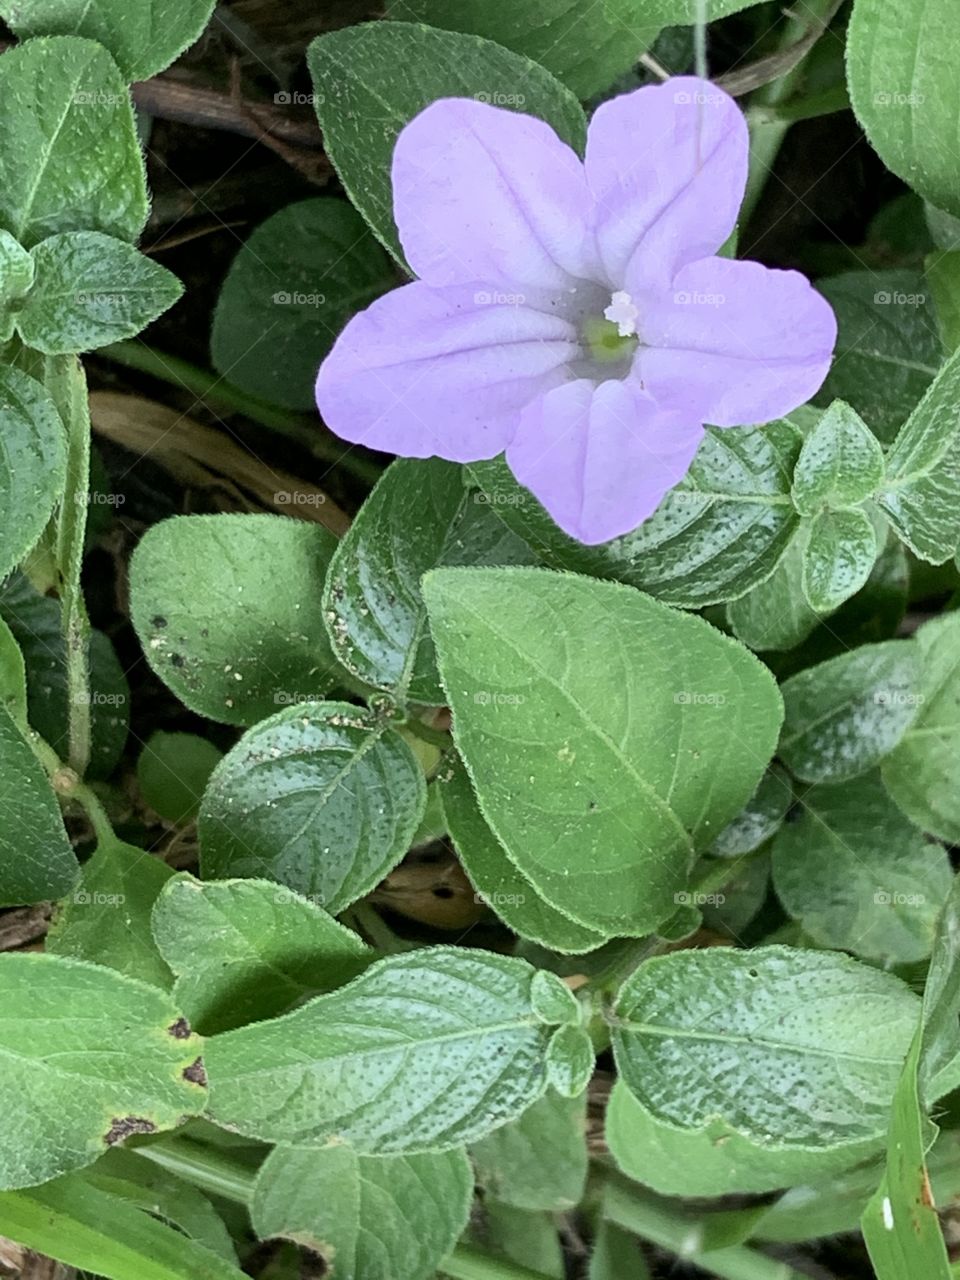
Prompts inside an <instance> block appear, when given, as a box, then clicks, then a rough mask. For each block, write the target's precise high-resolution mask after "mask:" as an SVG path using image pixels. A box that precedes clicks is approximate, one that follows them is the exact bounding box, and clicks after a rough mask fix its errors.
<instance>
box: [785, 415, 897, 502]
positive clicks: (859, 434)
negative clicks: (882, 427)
mask: <svg viewBox="0 0 960 1280" xmlns="http://www.w3.org/2000/svg"><path fill="white" fill-rule="evenodd" d="M883 465H884V464H883V450H882V449H881V448H880V445H879V443H878V441H877V437H876V436H875V435H874V434H873V433H872V432H871V431H870V429H869V428H868V427H867V425H866V423H865V422H864V421H863V419H862V418H861V417H860V415H859V414H858V413H857V412H856V411H855V410H854V409H851V408H850V406H849V405H848V404H844V402H843V401H842V400H835V401H834V402H833V404H832V405H831V406H830V408H829V409H827V411H826V412H825V413H824V414H823V416H822V417H821V419H820V421H819V422H818V423H817V425H816V426H815V427H814V429H813V430H812V431H811V432H810V434H809V435H808V436H807V438H806V440H804V442H803V448H802V449H801V450H800V457H799V458H798V459H797V465H796V468H795V470H794V473H793V502H794V505H795V506H796V508H797V510H798V511H799V512H800V514H801V515H805V516H815V515H818V514H819V513H820V512H821V511H823V510H828V511H829V510H837V509H838V508H840V507H855V506H857V505H858V504H859V503H860V502H862V501H863V500H864V498H869V497H870V496H871V495H872V494H873V493H874V491H875V490H876V489H877V487H878V486H879V485H880V483H881V482H882V480H883Z"/></svg>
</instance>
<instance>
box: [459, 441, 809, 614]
mask: <svg viewBox="0 0 960 1280" xmlns="http://www.w3.org/2000/svg"><path fill="white" fill-rule="evenodd" d="M800 444H801V436H800V433H799V431H798V430H797V429H796V427H794V426H793V424H792V423H790V422H788V421H778V422H771V423H768V424H767V425H766V426H765V427H763V428H759V429H758V428H756V427H747V428H737V427H732V428H728V429H726V430H724V431H718V430H708V431H707V434H706V436H705V438H704V441H703V444H702V445H701V446H700V449H699V451H698V452H697V456H696V458H695V459H694V462H693V465H692V466H691V468H690V470H689V472H688V473H687V475H686V476H685V478H684V479H683V480H682V481H681V482H680V484H678V485H677V486H676V488H674V489H672V490H671V491H670V493H668V494H667V496H666V497H665V498H664V500H663V502H661V504H660V506H659V507H658V508H657V510H656V512H655V513H654V514H653V515H652V516H651V517H650V519H649V520H646V521H644V523H643V524H642V525H641V526H640V527H639V529H635V530H634V531H633V532H632V533H628V534H625V535H624V537H622V538H616V539H614V541H613V542H606V543H603V544H602V545H601V546H598V547H586V546H583V545H582V544H581V543H579V542H576V541H575V540H574V539H572V538H568V537H567V536H566V535H565V534H564V533H562V532H561V530H560V529H558V528H557V526H556V525H555V524H554V522H553V521H552V520H551V519H550V517H549V516H548V515H547V513H546V511H544V509H543V507H541V506H540V504H539V503H538V502H537V500H536V499H535V498H534V497H533V495H532V494H530V493H529V492H528V491H527V490H526V489H524V488H522V487H521V486H520V485H519V484H517V482H516V481H515V480H514V479H513V476H512V475H511V473H510V471H509V468H508V467H507V465H506V463H505V462H504V461H503V460H502V459H497V460H495V461H493V462H483V463H475V464H474V465H473V466H472V467H471V468H470V474H471V475H472V477H473V478H474V480H476V482H477V483H478V484H479V485H480V487H481V489H482V490H483V491H484V492H485V493H486V494H487V495H488V497H489V499H490V502H491V504H492V505H493V509H494V510H495V511H496V513H497V515H499V516H500V518H501V519H502V520H503V521H505V522H506V523H507V524H508V525H509V526H510V528H512V529H513V530H515V532H517V533H519V534H520V536H521V537H523V538H525V539H526V541H527V542H529V544H530V546H531V547H533V549H534V550H535V551H536V552H537V554H538V555H539V556H540V557H541V559H543V560H544V561H545V562H546V563H547V564H550V565H552V566H553V567H554V568H558V569H574V570H576V571H577V572H579V573H586V574H589V575H590V576H591V577H597V578H615V579H617V580H619V581H621V582H626V583H629V584H630V585H631V586H634V587H640V588H641V589H642V590H644V591H646V592H648V593H649V594H650V595H652V596H656V597H657V598H658V599H660V600H664V601H665V602H666V603H668V604H675V605H679V606H680V607H681V608H689V609H699V608H700V607H701V606H703V605H707V604H716V603H718V602H722V601H726V600H734V599H736V598H737V597H738V596H742V595H743V594H744V593H745V592H747V591H749V590H750V589H751V588H752V587H754V586H756V584H757V583H759V582H762V581H763V580H764V579H765V578H767V577H768V576H769V575H770V574H771V573H772V572H773V569H774V567H775V565H776V563H777V560H778V558H779V557H780V555H781V553H782V552H783V550H784V548H785V547H786V546H787V544H788V542H789V540H790V538H791V536H792V534H793V532H794V530H795V529H796V527H797V521H798V517H797V513H796V510H795V509H794V506H793V502H792V500H791V497H790V477H791V475H792V472H793V466H794V463H795V462H796V459H797V455H798V454H799V451H800Z"/></svg>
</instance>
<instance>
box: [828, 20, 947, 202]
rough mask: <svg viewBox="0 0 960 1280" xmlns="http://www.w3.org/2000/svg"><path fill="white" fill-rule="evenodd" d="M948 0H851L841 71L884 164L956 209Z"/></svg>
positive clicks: (917, 188)
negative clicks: (909, 0)
mask: <svg viewBox="0 0 960 1280" xmlns="http://www.w3.org/2000/svg"><path fill="white" fill-rule="evenodd" d="M956 19H957V12H956V8H955V7H954V4H953V0H913V2H912V3H911V4H910V5H908V6H903V5H902V4H900V3H898V0H856V4H854V6H853V13H852V15H851V17H850V28H849V32H848V37H847V79H848V83H849V88H850V98H851V101H852V103H853V108H854V111H855V112H856V114H857V118H858V119H859V121H860V123H861V124H862V125H863V127H864V129H865V130H866V134H867V137H868V138H869V139H870V142H871V144H872V145H873V147H874V148H875V149H876V151H877V152H878V153H879V155H880V158H881V159H882V160H883V162H884V164H885V165H886V166H887V167H888V168H889V169H892V170H893V172H894V173H895V174H897V176H898V177H900V178H902V179H903V180H904V182H906V183H908V184H909V185H910V186H911V187H912V188H913V189H914V191H918V192H919V193H920V194H921V195H922V196H924V197H925V198H926V199H927V200H929V201H930V202H931V203H932V204H935V205H936V206H937V208H939V209H946V210H948V211H949V212H950V213H953V214H960V194H958V192H957V180H956V178H957V175H956V163H955V160H956V154H957V149H958V147H960V127H958V123H957V121H958V116H960V88H958V85H957V80H956V77H955V76H954V75H953V74H952V69H951V66H950V61H949V58H948V57H946V56H945V53H946V51H947V50H950V49H952V48H953V47H954V42H955V40H956V32H957V27H956Z"/></svg>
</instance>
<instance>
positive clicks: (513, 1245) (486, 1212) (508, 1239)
mask: <svg viewBox="0 0 960 1280" xmlns="http://www.w3.org/2000/svg"><path fill="white" fill-rule="evenodd" d="M474 1235H475V1236H479V1237H480V1238H482V1240H483V1245H484V1251H483V1254H481V1255H480V1257H479V1258H478V1259H477V1262H478V1263H479V1264H480V1265H481V1266H482V1272H481V1273H480V1274H482V1275H483V1276H486V1275H487V1274H488V1273H489V1270H490V1268H491V1267H493V1266H498V1265H499V1266H504V1265H505V1266H507V1267H509V1268H510V1270H509V1272H508V1275H509V1277H510V1280H514V1277H515V1275H516V1270H515V1267H520V1268H521V1271H520V1274H521V1276H522V1277H523V1280H531V1277H533V1278H535V1280H544V1277H546V1278H547V1280H565V1277H566V1274H567V1270H566V1266H565V1264H564V1249H563V1245H562V1244H561V1242H560V1237H559V1235H558V1233H557V1221H556V1219H555V1218H554V1216H553V1215H552V1214H549V1213H531V1212H530V1210H529V1209H517V1208H515V1207H514V1206H513V1205H512V1204H504V1203H503V1201H502V1200H497V1199H495V1198H494V1197H493V1196H488V1197H487V1198H486V1199H485V1200H484V1202H483V1223H482V1227H481V1226H477V1227H475V1228H474ZM491 1254H492V1255H493V1256H492V1257H491ZM460 1256H462V1246H461V1253H460V1254H458V1259H459V1257H460ZM501 1259H503V1262H500V1260H501ZM511 1264H515V1266H511ZM469 1274H470V1275H471V1276H473V1275H475V1274H478V1273H475V1272H473V1271H471V1272H470V1273H469ZM497 1274H498V1275H499V1272H498V1273H497ZM478 1280H479V1275H478ZM631 1280H633V1278H631Z"/></svg>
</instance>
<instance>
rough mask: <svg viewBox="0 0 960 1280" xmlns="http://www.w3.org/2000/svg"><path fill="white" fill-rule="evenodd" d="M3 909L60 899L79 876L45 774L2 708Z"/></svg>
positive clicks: (0, 826) (0, 829)
mask: <svg viewBox="0 0 960 1280" xmlns="http://www.w3.org/2000/svg"><path fill="white" fill-rule="evenodd" d="M0 813H2V814H3V822H2V823H0V905H3V906H9V907H13V906H20V905H21V904H24V903H30V902H43V901H44V899H45V898H59V897H61V896H62V895H63V894H64V893H66V892H67V890H68V889H70V888H71V887H72V886H73V884H74V883H75V881H76V879H77V876H78V874H79V867H78V865H77V859H76V855H75V854H74V852H73V849H72V847H71V845H70V841H69V840H68V839H67V833H66V831H65V830H64V826H63V819H62V818H61V817H60V806H59V805H58V804H57V799H56V796H55V795H54V794H53V791H52V789H51V787H50V783H49V782H48V781H47V777H46V774H45V773H44V771H43V769H42V768H41V767H40V765H39V763H38V762H37V759H36V757H35V756H34V754H33V752H32V751H31V750H30V748H29V747H28V746H27V744H26V742H25V741H24V739H23V735H22V734H21V732H20V730H19V729H18V728H17V726H16V725H15V724H14V722H13V720H12V719H11V717H10V715H9V713H8V712H7V711H6V710H4V708H3V707H0Z"/></svg>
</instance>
